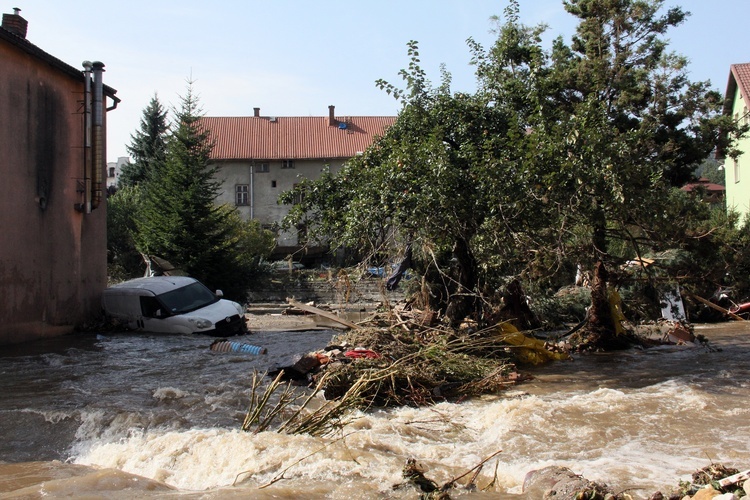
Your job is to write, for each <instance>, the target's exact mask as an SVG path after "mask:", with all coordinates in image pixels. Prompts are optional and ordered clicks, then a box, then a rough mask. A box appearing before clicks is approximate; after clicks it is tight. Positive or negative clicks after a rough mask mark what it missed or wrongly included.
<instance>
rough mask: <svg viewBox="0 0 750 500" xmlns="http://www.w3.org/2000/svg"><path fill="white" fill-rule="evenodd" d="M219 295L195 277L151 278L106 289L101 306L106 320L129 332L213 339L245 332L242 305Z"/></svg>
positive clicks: (219, 292) (218, 292) (139, 279)
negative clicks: (208, 337) (111, 320)
mask: <svg viewBox="0 0 750 500" xmlns="http://www.w3.org/2000/svg"><path fill="white" fill-rule="evenodd" d="M221 296H222V294H221V291H219V290H217V292H216V293H213V292H212V291H211V290H209V289H208V288H207V287H206V286H205V285H204V284H203V283H201V282H200V281H198V280H196V279H194V278H189V277H187V276H153V277H150V278H137V279H134V280H130V281H125V282H123V283H118V284H117V285H112V286H111V287H109V288H107V289H106V290H104V294H103V296H102V307H103V308H104V314H105V316H106V317H107V318H109V319H113V320H116V321H120V322H122V323H124V324H125V325H126V326H127V328H129V329H131V330H140V331H144V332H155V333H162V332H163V333H204V334H207V335H212V336H215V337H226V336H230V335H243V334H245V333H247V324H246V322H245V314H244V311H243V310H242V306H241V305H239V304H238V303H236V302H232V301H229V300H224V299H222V298H221Z"/></svg>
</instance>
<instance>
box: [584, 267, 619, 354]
mask: <svg viewBox="0 0 750 500" xmlns="http://www.w3.org/2000/svg"><path fill="white" fill-rule="evenodd" d="M607 274H608V273H607V268H606V267H605V266H604V262H602V261H601V260H600V261H598V262H597V263H596V266H594V282H593V283H592V284H591V309H590V310H589V325H588V326H589V330H590V331H591V333H598V334H599V336H600V337H601V338H602V339H604V338H607V337H608V336H614V334H615V325H614V323H613V322H612V311H611V310H610V307H609V294H608V293H607Z"/></svg>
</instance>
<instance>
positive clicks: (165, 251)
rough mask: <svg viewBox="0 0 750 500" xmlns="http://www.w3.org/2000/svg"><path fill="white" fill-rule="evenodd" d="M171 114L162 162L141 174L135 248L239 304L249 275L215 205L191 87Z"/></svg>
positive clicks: (228, 220) (234, 228)
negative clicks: (155, 256)
mask: <svg viewBox="0 0 750 500" xmlns="http://www.w3.org/2000/svg"><path fill="white" fill-rule="evenodd" d="M174 112H175V124H174V126H173V131H172V134H171V136H170V137H169V140H168V141H167V147H166V152H165V158H164V161H163V162H157V163H153V164H152V165H151V167H152V168H150V170H149V171H148V172H147V178H146V181H145V183H144V186H143V189H144V193H143V204H142V208H141V211H140V214H139V217H138V219H137V221H136V225H137V228H138V233H137V237H136V243H137V245H138V248H139V250H140V251H141V252H143V253H144V254H147V255H157V256H159V257H162V258H164V259H166V260H168V261H169V262H171V263H172V264H173V265H175V266H177V267H179V268H181V269H183V270H184V271H186V272H187V273H188V274H189V275H191V276H193V277H195V278H197V279H199V280H200V281H202V282H203V283H205V284H206V285H207V286H208V287H209V288H211V289H221V290H222V291H224V293H225V294H226V295H227V296H229V297H234V298H236V299H238V300H240V301H241V300H244V291H245V290H246V288H247V286H248V283H249V279H250V278H251V276H252V272H253V269H252V267H251V266H249V265H247V261H246V260H245V259H244V258H243V257H242V256H241V255H238V249H239V248H241V247H240V246H238V243H239V242H240V241H242V240H243V239H245V235H243V234H242V232H241V231H238V224H237V219H236V217H235V214H234V211H233V209H231V208H229V207H226V206H218V205H216V204H215V201H216V196H217V194H218V193H219V190H220V183H219V181H218V180H217V179H216V167H213V166H211V165H210V164H209V157H210V154H211V150H212V148H213V143H212V142H211V140H210V138H209V136H208V132H207V131H205V130H204V129H201V127H200V126H199V120H200V117H201V116H202V113H201V109H200V106H199V101H198V97H197V96H196V95H195V93H194V92H193V85H192V82H189V83H188V87H187V92H186V94H185V96H183V97H181V104H180V107H179V108H178V109H175V111H174Z"/></svg>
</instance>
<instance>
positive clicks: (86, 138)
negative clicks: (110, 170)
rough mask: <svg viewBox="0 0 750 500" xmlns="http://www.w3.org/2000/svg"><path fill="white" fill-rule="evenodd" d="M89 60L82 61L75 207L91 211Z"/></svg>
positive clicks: (91, 66) (90, 64)
mask: <svg viewBox="0 0 750 500" xmlns="http://www.w3.org/2000/svg"><path fill="white" fill-rule="evenodd" d="M92 69H93V65H92V63H91V61H83V76H84V83H83V122H84V128H83V200H81V203H80V205H77V206H76V208H77V209H78V210H80V211H81V212H84V213H87V214H88V213H91V201H90V198H89V196H90V193H91V136H92V132H91V70H92Z"/></svg>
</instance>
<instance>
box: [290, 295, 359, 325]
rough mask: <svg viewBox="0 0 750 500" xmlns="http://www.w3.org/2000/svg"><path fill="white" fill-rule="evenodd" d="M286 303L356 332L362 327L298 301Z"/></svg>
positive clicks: (291, 300) (292, 300)
mask: <svg viewBox="0 0 750 500" xmlns="http://www.w3.org/2000/svg"><path fill="white" fill-rule="evenodd" d="M286 301H287V302H288V303H289V304H290V305H292V306H294V307H296V308H297V309H302V310H303V311H307V312H309V313H313V314H317V315H319V316H323V317H324V318H327V319H330V320H331V321H335V322H336V323H339V324H342V325H344V326H347V327H349V328H352V329H354V330H356V329H357V328H359V327H360V326H359V325H358V324H356V323H352V322H351V321H349V320H346V319H344V318H340V317H339V316H338V315H336V314H333V313H331V312H328V311H324V310H322V309H318V308H317V307H314V306H309V305H307V304H303V303H302V302H298V301H296V300H294V299H286Z"/></svg>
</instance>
